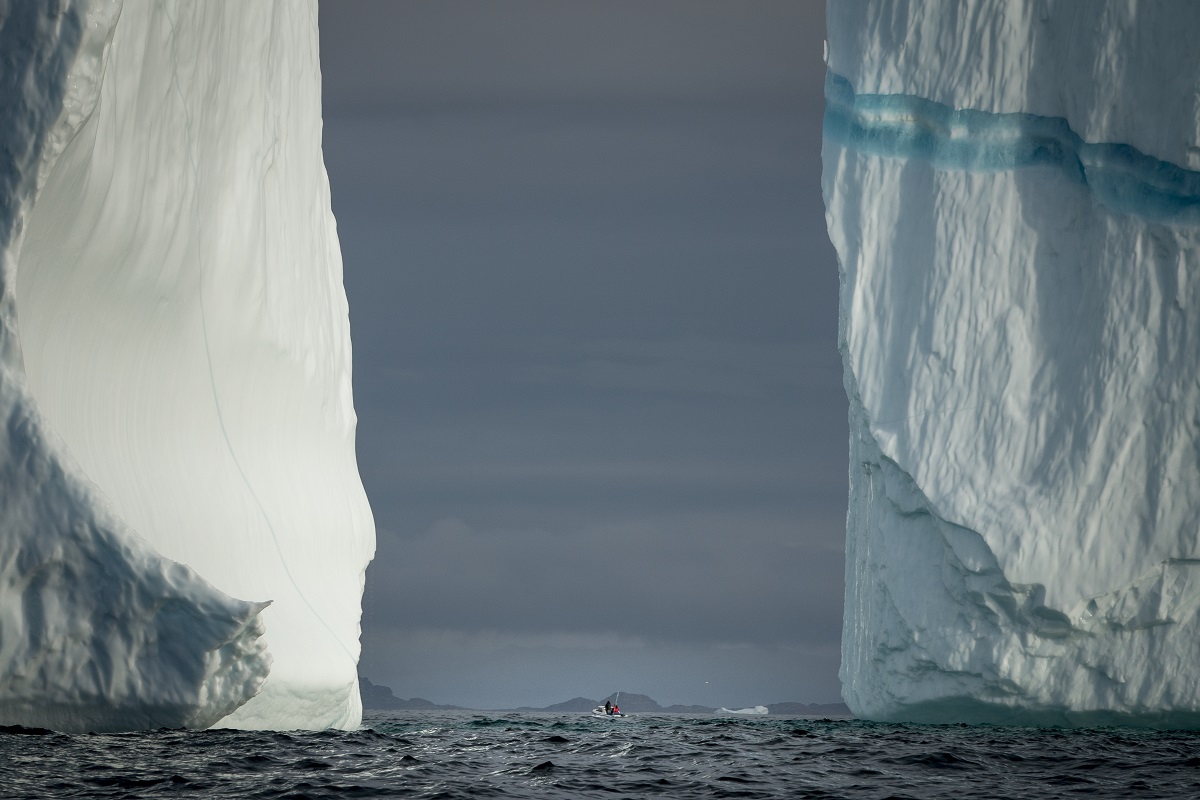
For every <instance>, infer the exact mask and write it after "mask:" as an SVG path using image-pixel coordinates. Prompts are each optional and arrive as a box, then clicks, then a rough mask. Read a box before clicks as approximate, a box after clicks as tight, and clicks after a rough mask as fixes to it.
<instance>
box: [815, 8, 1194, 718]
mask: <svg viewBox="0 0 1200 800" xmlns="http://www.w3.org/2000/svg"><path fill="white" fill-rule="evenodd" d="M1196 30H1200V6H1192V5H1188V4H1152V3H1142V4H1118V3H1074V2H1055V1H1054V0H1048V1H1046V2H1011V1H1010V0H994V1H989V2H953V3H949V2H948V3H941V2H928V3H908V2H900V1H897V2H888V1H886V0H878V1H876V0H851V1H849V2H843V1H842V0H838V2H830V3H829V4H828V35H829V39H828V60H827V66H828V70H829V78H828V81H827V109H826V119H825V144H824V148H823V159H824V180H823V188H824V194H825V201H826V207H827V218H828V222H829V231H830V236H831V239H832V240H833V243H834V245H835V247H836V249H837V252H838V259H839V268H840V274H841V301H840V302H841V351H842V357H843V363H844V367H845V373H844V374H845V384H846V391H847V394H848V396H849V400H850V486H851V489H850V511H849V515H848V521H847V528H848V530H847V566H846V616H845V625H844V631H843V645H842V656H843V658H842V673H841V677H842V683H843V696H844V698H845V700H846V702H847V704H848V705H849V706H850V708H851V710H852V711H853V712H854V713H855V714H856V715H858V716H862V717H868V718H873V719H908V720H927V721H959V720H971V719H977V720H996V721H1002V720H1013V721H1026V722H1066V723H1094V722H1105V721H1118V722H1133V723H1145V724H1154V725H1193V724H1196V723H1197V722H1200V667H1198V666H1197V665H1198V664H1200V621H1198V619H1197V614H1196V612H1197V610H1198V608H1200V541H1198V539H1200V414H1198V413H1197V409H1198V408H1200V380H1198V379H1197V375H1200V173H1198V172H1197V171H1196V170H1197V168H1200V93H1197V92H1196V90H1195V87H1196V86H1197V85H1200V48H1196V47H1195V43H1194V37H1193V32H1194V31H1196Z"/></svg>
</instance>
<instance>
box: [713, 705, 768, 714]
mask: <svg viewBox="0 0 1200 800" xmlns="http://www.w3.org/2000/svg"><path fill="white" fill-rule="evenodd" d="M717 713H718V714H743V715H746V716H756V715H760V714H767V713H770V712H769V711H768V710H767V707H766V706H754V707H753V708H723V707H722V708H718V709H717Z"/></svg>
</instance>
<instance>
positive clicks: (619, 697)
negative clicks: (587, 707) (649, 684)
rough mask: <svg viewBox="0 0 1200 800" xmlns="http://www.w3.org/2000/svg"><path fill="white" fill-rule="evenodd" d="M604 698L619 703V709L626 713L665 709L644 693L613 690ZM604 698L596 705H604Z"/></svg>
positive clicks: (647, 712) (646, 712)
mask: <svg viewBox="0 0 1200 800" xmlns="http://www.w3.org/2000/svg"><path fill="white" fill-rule="evenodd" d="M604 700H611V701H612V702H613V703H614V704H616V705H619V706H620V707H621V710H622V711H624V712H625V713H627V714H653V713H654V712H656V711H665V709H664V708H663V707H662V706H660V705H659V704H658V703H656V702H655V701H653V700H651V699H650V698H649V697H647V696H646V695H644V694H631V693H629V692H613V693H612V694H610V695H609V696H608V697H606V698H604ZM604 700H601V701H600V702H599V703H597V704H596V705H600V706H602V705H604Z"/></svg>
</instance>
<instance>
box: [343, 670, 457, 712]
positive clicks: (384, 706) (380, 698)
mask: <svg viewBox="0 0 1200 800" xmlns="http://www.w3.org/2000/svg"><path fill="white" fill-rule="evenodd" d="M358 691H359V695H360V696H361V697H362V704H363V708H370V709H377V710H384V711H396V710H405V711H457V710H461V709H462V706H443V705H438V704H437V703H431V702H429V701H428V700H423V699H421V698H420V697H414V698H413V699H411V700H404V699H402V698H400V697H396V695H395V694H393V693H392V690H391V689H389V688H388V687H386V686H380V685H379V684H377V683H371V681H370V680H368V679H367V678H365V677H364V676H362V675H359V676H358Z"/></svg>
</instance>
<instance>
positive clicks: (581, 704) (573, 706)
mask: <svg viewBox="0 0 1200 800" xmlns="http://www.w3.org/2000/svg"><path fill="white" fill-rule="evenodd" d="M602 705H604V703H597V702H596V701H595V700H589V699H587V698H586V697H572V698H571V699H570V700H564V701H563V702H561V703H555V704H554V705H552V706H546V707H545V708H533V707H531V706H521V707H520V708H518V709H517V711H558V712H562V713H564V714H571V713H574V712H577V711H591V710H592V709H593V708H595V707H596V706H602Z"/></svg>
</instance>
